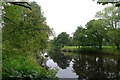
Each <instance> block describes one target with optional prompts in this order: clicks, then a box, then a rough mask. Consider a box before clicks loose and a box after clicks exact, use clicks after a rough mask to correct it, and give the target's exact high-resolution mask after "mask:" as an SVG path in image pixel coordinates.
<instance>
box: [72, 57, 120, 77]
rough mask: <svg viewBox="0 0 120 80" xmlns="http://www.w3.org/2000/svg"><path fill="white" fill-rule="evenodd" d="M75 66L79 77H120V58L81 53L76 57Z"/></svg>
mask: <svg viewBox="0 0 120 80" xmlns="http://www.w3.org/2000/svg"><path fill="white" fill-rule="evenodd" d="M73 63H74V64H73V68H74V71H75V72H76V74H77V75H79V78H81V77H85V78H120V75H119V73H120V69H119V68H120V60H119V59H118V60H115V59H109V58H102V57H92V56H87V55H81V56H78V57H76V58H75V59H74V62H73Z"/></svg>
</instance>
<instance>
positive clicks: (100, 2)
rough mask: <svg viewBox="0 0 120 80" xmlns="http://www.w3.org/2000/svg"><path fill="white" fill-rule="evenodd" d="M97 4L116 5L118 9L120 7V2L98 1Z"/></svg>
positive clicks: (112, 0)
mask: <svg viewBox="0 0 120 80" xmlns="http://www.w3.org/2000/svg"><path fill="white" fill-rule="evenodd" d="M93 1H94V0H93ZM97 3H98V4H102V5H105V4H108V3H111V4H115V6H116V7H120V2H119V0H97Z"/></svg>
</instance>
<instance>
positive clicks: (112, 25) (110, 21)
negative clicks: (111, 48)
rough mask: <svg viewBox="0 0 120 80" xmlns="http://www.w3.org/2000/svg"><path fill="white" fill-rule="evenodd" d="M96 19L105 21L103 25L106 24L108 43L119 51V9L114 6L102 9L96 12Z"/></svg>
mask: <svg viewBox="0 0 120 80" xmlns="http://www.w3.org/2000/svg"><path fill="white" fill-rule="evenodd" d="M96 17H97V18H101V19H105V23H107V27H109V29H108V33H107V38H108V41H110V42H112V43H114V44H115V45H116V46H117V49H119V40H120V37H119V28H120V27H119V26H120V13H119V8H118V7H115V6H114V5H112V6H109V7H106V8H104V9H103V10H102V11H98V12H97V13H96Z"/></svg>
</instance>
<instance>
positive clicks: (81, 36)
mask: <svg viewBox="0 0 120 80" xmlns="http://www.w3.org/2000/svg"><path fill="white" fill-rule="evenodd" d="M73 42H74V44H75V45H76V46H78V47H79V48H80V46H84V45H85V43H86V34H85V29H84V28H83V27H82V26H78V27H77V30H76V31H75V32H74V34H73Z"/></svg>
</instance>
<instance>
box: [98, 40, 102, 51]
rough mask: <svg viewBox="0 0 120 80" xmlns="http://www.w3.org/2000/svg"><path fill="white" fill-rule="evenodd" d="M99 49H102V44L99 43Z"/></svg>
mask: <svg viewBox="0 0 120 80" xmlns="http://www.w3.org/2000/svg"><path fill="white" fill-rule="evenodd" d="M99 49H102V42H101V41H100V42H99Z"/></svg>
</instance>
